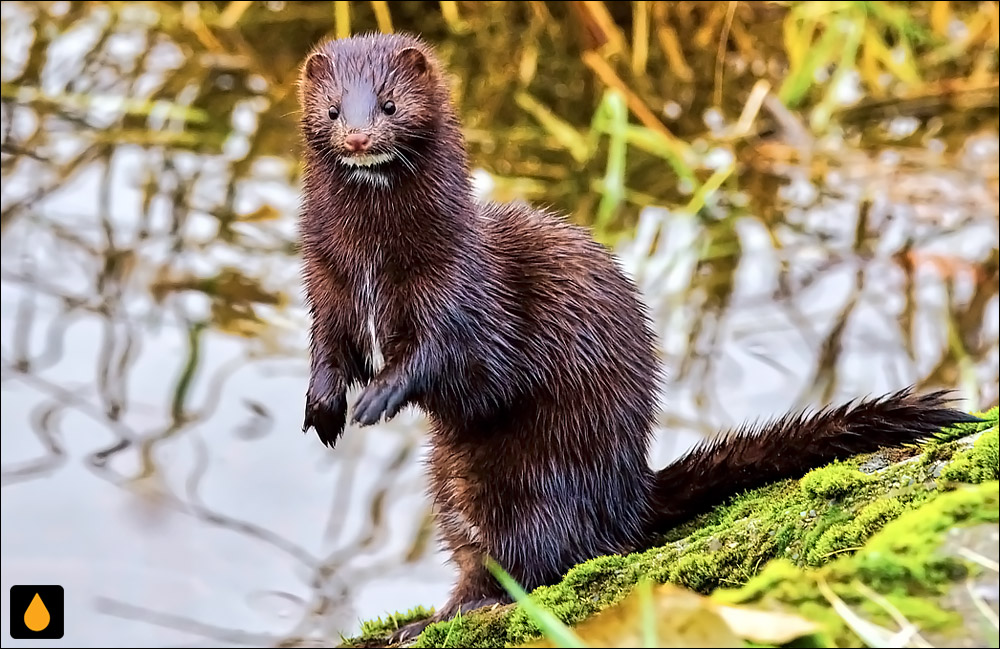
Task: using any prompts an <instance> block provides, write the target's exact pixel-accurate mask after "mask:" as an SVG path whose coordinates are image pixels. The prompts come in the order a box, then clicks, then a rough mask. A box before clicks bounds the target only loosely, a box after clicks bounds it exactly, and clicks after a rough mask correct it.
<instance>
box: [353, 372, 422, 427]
mask: <svg viewBox="0 0 1000 649" xmlns="http://www.w3.org/2000/svg"><path fill="white" fill-rule="evenodd" d="M409 396H410V395H409V388H408V385H407V382H406V381H405V380H403V379H402V378H401V377H399V376H398V375H395V374H393V375H389V376H377V377H375V379H374V380H373V381H372V382H371V383H369V384H368V385H367V386H366V387H365V389H364V390H363V391H362V392H361V396H360V397H358V402H357V403H356V404H354V417H353V419H354V421H355V422H356V423H359V424H361V425H362V426H371V425H372V424H374V423H375V422H377V421H378V420H379V419H381V418H382V415H385V419H386V421H388V420H390V419H392V418H393V417H395V416H396V414H397V413H398V412H399V411H400V410H401V409H402V408H403V405H404V404H405V403H406V400H407V399H408V398H409Z"/></svg>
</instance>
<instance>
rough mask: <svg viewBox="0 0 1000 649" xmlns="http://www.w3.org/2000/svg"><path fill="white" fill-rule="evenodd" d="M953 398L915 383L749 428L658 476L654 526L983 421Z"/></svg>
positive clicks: (659, 530)
mask: <svg viewBox="0 0 1000 649" xmlns="http://www.w3.org/2000/svg"><path fill="white" fill-rule="evenodd" d="M951 401H952V399H951V396H950V393H949V392H948V391H940V392H932V393H930V394H924V395H916V394H913V392H912V389H911V388H907V389H905V390H901V391H899V392H896V393H895V394H889V395H886V396H883V397H880V398H878V399H869V400H864V401H860V402H856V403H855V402H851V403H848V404H845V405H843V406H840V407H837V408H827V409H825V410H821V411H820V412H816V413H798V414H790V415H785V416H784V417H782V418H780V419H778V420H776V421H772V422H769V423H766V424H763V425H760V426H743V427H742V428H739V429H737V430H736V431H734V432H731V433H729V434H728V435H726V436H723V437H720V438H718V439H715V440H712V441H711V442H707V443H705V444H702V445H700V446H698V447H696V448H695V449H693V450H692V451H691V452H690V453H688V454H687V455H686V456H684V457H682V458H681V459H679V460H677V461H676V462H674V463H673V464H670V465H669V466H667V467H666V468H664V469H662V470H661V471H659V472H658V473H657V476H656V491H655V492H654V506H655V516H656V518H655V520H654V529H653V531H654V533H662V532H666V531H667V530H669V529H670V528H672V527H674V526H676V525H678V524H680V523H683V522H684V521H686V520H688V519H689V518H692V517H693V516H696V515H698V514H700V513H703V512H706V511H708V510H709V509H710V508H711V507H713V506H714V505H717V504H719V503H721V502H723V501H724V500H725V499H726V498H728V497H729V496H732V495H734V494H738V493H741V492H743V491H745V490H747V489H753V488H755V487H759V486H761V485H765V484H768V483H770V482H775V481H777V480H782V479H785V478H795V477H800V476H802V475H804V474H805V473H806V472H808V471H809V470H810V469H814V468H816V467H818V466H822V465H823V464H826V463H828V462H831V461H833V460H836V459H843V458H847V457H850V456H852V455H857V454H859V453H868V452H872V451H875V450H877V449H879V448H882V447H886V446H901V445H903V444H907V443H912V442H919V441H922V440H925V439H928V438H930V437H932V436H933V435H934V434H935V433H937V432H938V431H940V430H941V428H943V427H947V426H950V425H952V424H956V423H960V422H975V421H979V420H978V419H977V418H976V417H973V416H972V415H969V414H967V413H964V412H961V411H960V410H955V409H953V408H950V407H949V404H950V403H951Z"/></svg>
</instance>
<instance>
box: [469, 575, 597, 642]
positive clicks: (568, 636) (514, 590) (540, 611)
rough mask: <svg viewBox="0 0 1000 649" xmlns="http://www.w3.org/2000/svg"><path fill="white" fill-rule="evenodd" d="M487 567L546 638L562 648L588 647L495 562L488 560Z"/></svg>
mask: <svg viewBox="0 0 1000 649" xmlns="http://www.w3.org/2000/svg"><path fill="white" fill-rule="evenodd" d="M486 567H487V568H488V569H489V571H490V572H491V573H493V576H494V577H495V578H496V580H497V581H499V582H500V585H501V586H503V587H504V588H505V589H506V590H507V592H508V593H510V595H511V597H513V598H514V601H516V602H517V603H518V604H519V605H520V606H521V608H523V609H524V612H525V613H527V614H528V617H530V618H531V619H532V620H533V621H534V622H535V624H537V625H538V628H540V629H541V630H542V633H544V634H545V637H547V638H548V639H549V640H551V641H552V642H554V643H556V645H558V646H560V647H573V648H575V647H586V646H587V645H585V644H584V643H583V640H581V639H580V637H579V636H577V635H576V634H575V633H573V630H572V629H571V628H569V627H568V626H566V625H565V624H563V623H562V621H561V620H560V619H559V618H557V617H556V616H555V615H553V614H552V613H550V612H549V611H547V610H545V609H544V608H542V607H541V606H539V605H538V604H536V603H535V602H534V600H532V599H531V598H530V597H529V596H528V593H526V592H524V589H523V588H521V586H520V584H518V583H517V582H516V581H514V579H513V578H512V577H511V576H510V575H508V574H507V572H506V571H505V570H504V569H503V568H501V567H500V566H499V565H498V564H497V563H496V562H495V561H493V560H492V559H488V560H487V563H486Z"/></svg>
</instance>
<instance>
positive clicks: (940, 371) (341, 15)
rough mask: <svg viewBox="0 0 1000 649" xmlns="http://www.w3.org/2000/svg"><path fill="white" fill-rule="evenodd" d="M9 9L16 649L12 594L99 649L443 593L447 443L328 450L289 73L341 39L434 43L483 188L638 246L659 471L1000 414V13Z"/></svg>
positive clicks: (5, 269)
mask: <svg viewBox="0 0 1000 649" xmlns="http://www.w3.org/2000/svg"><path fill="white" fill-rule="evenodd" d="M0 11H2V63H3V66H2V119H0V138H2V140H0V141H2V161H0V168H2V275H0V279H2V306H3V309H2V396H3V407H2V418H3V419H2V449H3V453H2V477H3V489H2V567H3V570H2V582H3V583H2V592H3V610H4V611H5V613H4V618H3V625H4V628H3V630H2V632H3V636H4V644H5V646H6V645H7V644H8V642H9V640H8V637H7V635H8V624H9V622H8V619H7V617H6V615H7V614H6V610H7V607H8V603H9V587H10V586H11V585H13V584H38V583H56V584H61V585H63V586H64V587H65V589H66V616H67V617H66V641H69V642H74V643H79V644H80V645H82V646H98V645H99V646H136V645H138V646H144V645H158V646H187V645H190V646H196V645H197V646H205V645H206V644H207V645H209V646H231V645H282V646H309V645H316V644H319V643H320V642H323V641H326V642H327V643H329V642H335V641H336V640H337V638H338V634H344V635H350V634H352V633H354V632H356V630H357V628H358V625H359V620H360V619H365V618H370V617H374V616H378V615H381V614H384V613H386V612H391V611H395V610H405V609H407V608H409V607H411V606H415V605H417V604H423V605H435V604H440V603H442V602H443V600H444V599H445V598H446V596H447V591H448V588H449V586H450V583H451V580H452V569H451V567H450V566H449V565H447V564H446V563H445V557H444V555H442V554H441V553H440V552H438V550H437V544H436V541H435V537H434V531H433V528H432V526H431V525H430V520H429V518H428V515H429V501H428V499H427V498H426V496H425V495H424V487H425V480H424V477H423V474H422V464H421V457H422V454H423V452H424V451H423V446H422V441H423V435H424V431H425V423H424V420H423V418H422V417H421V416H419V415H418V414H417V413H415V412H405V413H404V414H402V415H401V416H399V417H397V418H396V419H395V420H393V421H392V422H390V423H388V424H384V425H380V426H377V427H374V428H370V429H365V430H364V431H361V430H358V429H357V428H353V427H349V428H348V431H347V434H346V435H345V437H344V438H343V440H342V441H341V442H340V444H339V445H338V447H337V448H336V450H334V451H329V450H327V449H325V448H323V447H322V446H321V445H320V443H319V441H318V440H317V439H316V437H315V435H312V434H310V435H303V434H302V433H301V432H300V426H301V421H302V411H303V405H304V396H303V395H304V391H305V387H306V382H307V371H308V361H307V355H306V341H307V327H308V319H307V315H306V313H305V311H304V309H303V305H302V288H301V285H300V281H299V277H298V260H297V256H296V225H295V219H296V214H297V208H298V203H299V178H300V171H301V170H300V166H299V150H300V145H299V138H298V134H297V130H296V120H297V106H296V102H295V85H294V80H295V77H296V73H297V66H298V64H299V62H300V61H301V60H302V58H303V56H304V55H305V54H306V53H307V51H308V50H309V48H310V47H311V46H312V45H313V44H314V43H315V42H316V41H317V40H318V39H321V38H324V37H328V36H338V35H339V36H343V35H348V34H351V33H357V32H361V31H370V30H382V31H389V30H408V31H415V32H418V33H420V34H422V35H423V36H425V37H426V38H427V39H428V40H429V41H430V42H432V43H433V44H434V45H435V46H436V47H437V48H438V51H439V52H440V54H441V56H442V58H443V59H444V60H445V61H446V62H447V64H448V66H449V68H450V70H451V72H452V74H453V87H454V94H455V98H456V101H457V103H458V106H459V108H460V111H461V114H462V117H463V119H464V124H465V132H466V136H467V139H468V145H469V148H470V152H471V158H472V162H473V165H474V169H473V173H474V174H475V179H476V187H477V191H479V192H480V193H481V195H482V196H483V197H488V198H495V199H499V200H509V199H513V198H523V199H527V200H529V201H532V202H534V203H536V204H539V205H549V206H553V207H555V208H558V209H559V210H561V211H562V212H564V213H565V214H567V216H568V218H570V219H572V220H573V221H575V222H578V223H582V224H586V225H589V226H591V227H592V228H593V230H594V233H595V236H596V237H598V238H599V239H600V240H602V241H603V242H604V243H606V244H607V245H609V246H613V247H614V249H615V250H616V252H617V253H618V254H619V256H620V259H621V261H622V264H623V265H624V266H625V268H626V269H627V270H628V272H630V273H631V274H632V275H633V277H635V279H636V281H637V282H638V283H639V285H640V287H641V289H642V291H643V293H644V295H645V296H646V299H647V301H648V304H649V306H650V309H651V311H652V313H653V316H654V318H655V323H656V327H657V330H658V333H659V334H660V339H661V344H662V355H663V362H664V363H665V365H666V367H667V371H668V381H667V384H666V385H665V386H664V397H663V400H662V404H663V408H662V414H661V417H660V425H659V430H658V431H657V432H658V441H657V444H656V447H655V448H654V449H653V452H652V454H651V458H650V462H651V463H652V464H654V465H656V466H660V465H663V464H665V463H666V462H668V461H669V460H671V459H672V458H674V457H676V456H677V455H678V454H680V453H683V452H684V451H685V450H686V449H688V448H690V447H691V446H692V445H693V444H695V443H696V442H697V441H698V440H700V439H705V438H708V437H710V436H711V435H713V434H715V433H716V432H717V431H720V430H723V429H725V428H727V427H729V426H732V425H735V424H738V423H739V422H742V421H744V420H748V419H755V418H765V417H770V416H773V415H776V414H780V413H782V412H784V411H786V410H788V409H791V408H802V407H807V406H810V405H813V406H816V405H822V404H825V403H828V402H830V401H835V400H845V399H851V398H855V397H859V396H863V395H868V394H874V393H881V392H884V391H888V390H892V389H896V388H901V387H903V386H906V385H909V384H916V385H917V386H918V387H919V388H920V389H931V388H937V387H941V386H946V387H950V388H954V389H956V390H957V391H958V394H959V395H960V396H961V397H962V398H963V399H965V402H964V403H965V407H967V408H968V409H980V408H986V407H988V406H990V405H992V404H996V403H997V398H998V395H997V392H998V388H997V385H998V376H997V374H998V221H1000V216H998V214H1000V207H998V205H1000V201H998V175H1000V172H998V160H1000V154H998V28H1000V17H998V3H996V2H906V3H903V2H824V3H818V2H816V3H811V2H754V3H749V2H617V3H610V2H566V3H561V2H560V3H555V2H474V3H473V2H406V3H402V2H399V3H396V2H72V3H70V2H4V3H3V4H2V9H0ZM21 642H22V644H24V643H25V641H21ZM17 643H18V641H13V642H12V643H11V646H14V645H16V644H17Z"/></svg>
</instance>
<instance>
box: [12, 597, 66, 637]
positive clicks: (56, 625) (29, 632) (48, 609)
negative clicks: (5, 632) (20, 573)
mask: <svg viewBox="0 0 1000 649" xmlns="http://www.w3.org/2000/svg"><path fill="white" fill-rule="evenodd" d="M64 612H65V611H64V608H63V587H62V586H11V587H10V637H12V638H17V639H19V640H30V639H32V638H35V639H39V640H56V639H58V638H61V637H63V613H64Z"/></svg>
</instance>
